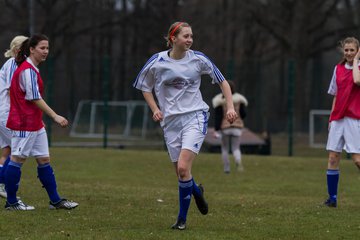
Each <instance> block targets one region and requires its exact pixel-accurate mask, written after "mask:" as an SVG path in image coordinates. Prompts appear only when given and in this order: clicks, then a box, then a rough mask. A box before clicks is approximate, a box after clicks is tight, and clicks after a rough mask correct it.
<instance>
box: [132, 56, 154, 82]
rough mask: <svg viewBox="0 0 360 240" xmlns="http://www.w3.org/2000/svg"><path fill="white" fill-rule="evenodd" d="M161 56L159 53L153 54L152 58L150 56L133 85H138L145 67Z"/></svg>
mask: <svg viewBox="0 0 360 240" xmlns="http://www.w3.org/2000/svg"><path fill="white" fill-rule="evenodd" d="M158 56H159V53H156V54H154V55H152V56H151V58H149V60H148V61H147V62H146V63H145V65H144V66H143V67H142V69H141V70H140V72H139V74H138V75H137V77H136V79H135V82H134V84H133V87H136V85H137V84H138V81H139V78H140V75H141V73H142V72H143V71H144V69H145V68H146V67H147V66H148V65H149V64H151V62H153V61H154V60H155V59H157V57H158Z"/></svg>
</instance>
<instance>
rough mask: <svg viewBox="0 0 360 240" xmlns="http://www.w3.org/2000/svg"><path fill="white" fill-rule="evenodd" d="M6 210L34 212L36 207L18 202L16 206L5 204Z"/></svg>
mask: <svg viewBox="0 0 360 240" xmlns="http://www.w3.org/2000/svg"><path fill="white" fill-rule="evenodd" d="M5 209H6V210H15V211H16V210H20V211H31V210H34V209H35V207H34V206H30V205H27V204H25V203H24V202H23V201H21V200H18V201H17V203H14V204H10V203H8V202H6V204H5Z"/></svg>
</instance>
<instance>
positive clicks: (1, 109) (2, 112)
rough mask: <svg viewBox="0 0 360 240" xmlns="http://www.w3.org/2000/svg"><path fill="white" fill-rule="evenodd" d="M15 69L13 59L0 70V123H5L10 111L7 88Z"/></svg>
mask: <svg viewBox="0 0 360 240" xmlns="http://www.w3.org/2000/svg"><path fill="white" fill-rule="evenodd" d="M16 68H17V65H16V62H15V59H14V58H10V59H8V60H7V61H6V62H5V63H4V65H3V66H2V68H1V69H0V121H1V122H5V123H6V121H7V118H8V115H9V110H10V95H9V88H10V84H11V78H12V76H13V74H14V72H15V70H16Z"/></svg>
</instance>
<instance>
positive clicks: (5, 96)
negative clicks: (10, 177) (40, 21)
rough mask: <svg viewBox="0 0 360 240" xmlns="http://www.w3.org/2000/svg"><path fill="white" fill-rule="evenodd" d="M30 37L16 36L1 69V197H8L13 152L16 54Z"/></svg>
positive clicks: (5, 54)
mask: <svg viewBox="0 0 360 240" xmlns="http://www.w3.org/2000/svg"><path fill="white" fill-rule="evenodd" d="M26 39H28V37H25V36H16V37H14V38H13V39H12V40H11V42H10V49H8V50H6V52H5V53H4V56H5V57H6V58H9V59H8V60H7V61H6V62H5V63H4V65H3V66H2V67H1V69H0V147H1V158H0V197H3V198H6V197H7V194H6V190H5V178H4V173H5V169H6V167H7V165H8V164H9V161H10V153H11V149H10V146H11V130H10V129H8V128H7V127H6V122H7V119H8V116H9V110H10V95H9V89H10V83H11V78H12V76H13V74H14V72H15V69H16V68H17V64H16V62H15V56H16V54H17V52H18V51H19V48H20V46H21V44H22V43H23V42H24V41H25V40H26Z"/></svg>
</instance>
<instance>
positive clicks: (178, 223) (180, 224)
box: [171, 219, 186, 230]
mask: <svg viewBox="0 0 360 240" xmlns="http://www.w3.org/2000/svg"><path fill="white" fill-rule="evenodd" d="M171 228H172V229H177V230H185V228H186V223H185V222H184V221H183V220H181V219H178V220H177V221H176V223H175V224H174V225H172V226H171Z"/></svg>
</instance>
